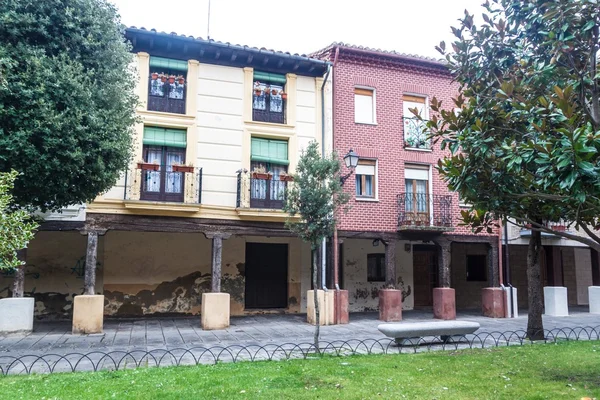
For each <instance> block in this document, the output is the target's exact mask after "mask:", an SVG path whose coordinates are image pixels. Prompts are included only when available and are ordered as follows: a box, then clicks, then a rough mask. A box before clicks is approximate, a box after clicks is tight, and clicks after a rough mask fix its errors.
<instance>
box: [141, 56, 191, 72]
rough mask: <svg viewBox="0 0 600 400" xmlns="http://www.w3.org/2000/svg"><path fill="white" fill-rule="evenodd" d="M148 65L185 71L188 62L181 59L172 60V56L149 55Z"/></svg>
mask: <svg viewBox="0 0 600 400" xmlns="http://www.w3.org/2000/svg"><path fill="white" fill-rule="evenodd" d="M150 67H151V68H164V69H174V70H177V71H187V69H188V63H187V61H183V60H174V59H172V58H164V57H154V56H151V57H150Z"/></svg>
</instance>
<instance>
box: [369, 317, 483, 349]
mask: <svg viewBox="0 0 600 400" xmlns="http://www.w3.org/2000/svg"><path fill="white" fill-rule="evenodd" d="M479 326H480V325H479V323H478V322H471V321H426V322H394V323H389V324H380V325H379V326H378V327H377V329H379V331H380V332H381V333H383V334H384V335H386V336H388V337H391V338H393V339H395V340H396V343H398V344H405V343H407V342H409V339H417V340H414V341H413V340H410V343H412V344H416V343H417V341H418V339H419V338H422V337H424V336H439V337H440V339H442V340H443V341H447V340H448V339H449V338H451V337H452V336H461V335H467V334H469V333H473V332H475V331H476V330H477V329H479Z"/></svg>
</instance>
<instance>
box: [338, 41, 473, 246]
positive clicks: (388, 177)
mask: <svg viewBox="0 0 600 400" xmlns="http://www.w3.org/2000/svg"><path fill="white" fill-rule="evenodd" d="M355 86H367V87H371V88H374V89H375V97H376V121H377V125H367V124H357V123H355V122H354V87H355ZM408 93H410V94H413V95H423V96H426V97H427V98H428V101H429V102H430V101H431V99H432V98H433V97H434V96H435V97H437V98H438V99H439V100H442V102H443V105H444V106H445V107H447V108H448V109H452V108H453V102H452V100H451V98H452V97H453V96H455V95H456V94H457V85H456V84H455V83H453V82H452V80H451V77H450V75H449V74H448V73H447V72H446V70H445V69H444V68H443V67H440V66H439V65H438V66H435V65H434V66H431V65H430V66H426V65H425V66H419V65H418V64H415V63H413V64H409V63H406V62H405V63H400V62H391V61H390V62H387V63H385V64H384V63H383V62H379V61H377V60H376V58H371V59H369V60H366V59H360V57H359V58H357V56H356V54H346V53H345V50H343V49H342V51H341V52H340V55H339V59H338V61H337V63H336V66H335V71H334V77H333V98H334V104H335V107H334V148H335V149H336V150H337V152H338V154H339V155H340V156H343V155H344V154H346V153H347V151H348V150H349V149H350V148H352V149H354V151H356V152H357V153H358V154H359V156H362V157H368V158H376V159H377V162H378V201H377V202H373V201H369V202H367V201H360V200H356V199H355V196H354V193H355V181H354V179H353V177H351V178H350V179H348V180H347V181H346V183H345V185H344V189H345V190H346V191H347V192H348V193H350V195H351V200H350V202H349V205H350V207H351V208H350V210H349V212H348V213H347V214H345V215H343V216H342V217H341V219H340V223H339V229H341V230H351V231H376V232H394V231H396V230H397V218H398V206H397V204H396V196H397V195H398V194H399V193H402V192H404V191H405V181H404V169H405V165H406V164H408V163H420V164H428V165H432V166H435V165H437V162H438V160H439V159H440V158H441V157H444V155H446V154H448V152H443V151H442V150H441V149H440V146H439V144H435V145H434V146H433V150H432V151H430V152H428V151H417V150H405V149H404V132H403V120H402V117H403V111H402V108H403V103H402V98H403V94H408ZM431 116H432V113H431V112H430V117H431ZM432 187H433V194H440V195H444V194H450V195H452V202H453V206H452V214H453V221H454V226H455V231H454V232H452V233H453V234H471V233H472V232H471V230H470V229H469V228H465V227H459V226H458V222H459V216H460V208H459V206H458V195H457V194H456V193H451V192H449V191H448V188H447V186H446V184H445V183H444V182H443V181H442V179H441V178H440V176H439V173H438V171H437V170H436V169H435V168H432Z"/></svg>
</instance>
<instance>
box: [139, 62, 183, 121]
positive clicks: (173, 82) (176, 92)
mask: <svg viewBox="0 0 600 400" xmlns="http://www.w3.org/2000/svg"><path fill="white" fill-rule="evenodd" d="M186 75H187V61H182V60H172V59H169V58H162V57H150V77H149V79H148V111H162V112H168V113H175V114H185V98H186Z"/></svg>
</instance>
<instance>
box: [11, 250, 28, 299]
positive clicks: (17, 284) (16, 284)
mask: <svg viewBox="0 0 600 400" xmlns="http://www.w3.org/2000/svg"><path fill="white" fill-rule="evenodd" d="M26 254H27V250H26V249H23V250H19V251H18V253H17V256H18V257H19V260H21V261H24V262H25V261H26V260H25V259H26V257H27V256H26ZM24 295H25V264H23V265H21V266H19V267H17V268H16V270H15V278H14V281H13V291H12V297H23V296H24Z"/></svg>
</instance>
